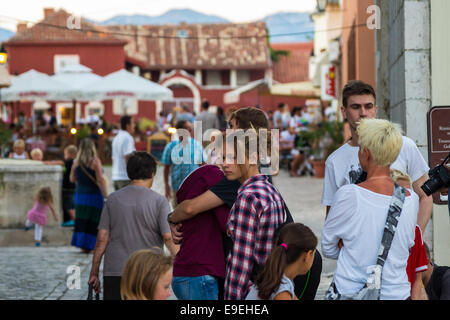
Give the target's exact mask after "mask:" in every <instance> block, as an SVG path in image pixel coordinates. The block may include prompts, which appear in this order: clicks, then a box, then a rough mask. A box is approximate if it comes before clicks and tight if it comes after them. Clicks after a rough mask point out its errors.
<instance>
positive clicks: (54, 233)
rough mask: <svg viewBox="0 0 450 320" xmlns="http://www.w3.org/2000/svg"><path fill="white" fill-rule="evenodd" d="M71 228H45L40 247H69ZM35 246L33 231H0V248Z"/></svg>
mask: <svg viewBox="0 0 450 320" xmlns="http://www.w3.org/2000/svg"><path fill="white" fill-rule="evenodd" d="M72 235H73V227H70V228H63V227H60V226H57V227H53V226H45V227H44V232H43V234H42V241H41V246H43V247H46V246H48V247H59V246H70V242H71V240H72ZM28 246H35V241H34V229H30V230H28V231H25V230H24V229H0V247H28Z"/></svg>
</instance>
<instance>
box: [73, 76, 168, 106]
mask: <svg viewBox="0 0 450 320" xmlns="http://www.w3.org/2000/svg"><path fill="white" fill-rule="evenodd" d="M81 89H82V92H83V97H84V98H87V99H89V100H111V99H114V98H122V99H126V98H134V99H137V100H171V99H173V93H172V91H171V90H170V89H168V88H166V87H163V86H161V85H159V84H157V83H155V82H152V81H150V80H147V79H145V78H143V77H141V76H138V75H136V74H134V73H132V72H129V71H127V70H125V69H121V70H119V71H116V72H113V73H110V74H108V75H107V76H105V77H103V78H102V79H100V80H98V81H95V82H92V83H90V84H88V85H86V86H84V87H82V88H81Z"/></svg>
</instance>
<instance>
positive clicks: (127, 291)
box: [120, 248, 173, 300]
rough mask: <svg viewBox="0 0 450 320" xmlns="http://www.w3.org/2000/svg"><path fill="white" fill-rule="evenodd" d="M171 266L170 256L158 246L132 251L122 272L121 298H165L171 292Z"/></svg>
mask: <svg viewBox="0 0 450 320" xmlns="http://www.w3.org/2000/svg"><path fill="white" fill-rule="evenodd" d="M172 266H173V260H172V257H171V256H167V255H165V254H164V252H163V251H162V250H161V249H159V248H158V249H157V248H155V249H146V250H139V251H136V252H135V253H133V254H132V255H131V256H130V258H129V259H128V261H127V264H126V265H125V268H124V270H123V274H122V280H121V283H120V295H121V297H122V300H166V299H167V298H168V297H169V296H170V294H171V291H170V284H171V282H172Z"/></svg>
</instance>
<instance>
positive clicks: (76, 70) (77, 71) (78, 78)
mask: <svg viewBox="0 0 450 320" xmlns="http://www.w3.org/2000/svg"><path fill="white" fill-rule="evenodd" d="M51 78H52V79H54V80H57V81H59V82H62V83H64V84H66V85H67V86H69V87H71V88H73V89H74V90H75V91H76V100H85V97H84V95H83V93H82V91H81V88H83V87H84V86H87V85H89V84H90V83H92V82H94V81H98V80H100V79H102V77H101V76H99V75H98V74H95V73H93V72H92V69H90V68H88V67H86V66H83V65H81V64H78V63H74V64H69V65H67V66H64V67H63V68H61V70H60V72H58V73H56V74H54V75H53V76H51Z"/></svg>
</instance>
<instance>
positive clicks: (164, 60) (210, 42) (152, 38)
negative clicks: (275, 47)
mask: <svg viewBox="0 0 450 320" xmlns="http://www.w3.org/2000/svg"><path fill="white" fill-rule="evenodd" d="M107 28H108V29H109V30H111V31H114V32H117V33H118V34H117V37H120V38H121V39H123V40H126V41H128V44H127V45H126V46H125V53H126V55H127V56H128V57H130V58H133V59H137V60H140V61H143V62H144V63H145V64H146V65H147V66H148V68H149V69H166V70H167V69H223V68H225V69H231V68H234V69H251V68H252V69H259V68H268V67H269V65H270V57H269V52H268V47H267V42H266V38H265V35H266V25H265V24H264V23H263V22H256V23H246V24H181V25H163V26H154V25H140V26H134V25H120V26H108V27H107ZM180 33H183V34H185V35H187V38H182V37H177V35H179V34H180ZM121 34H123V35H121ZM128 34H131V35H133V36H128ZM143 35H144V36H143ZM208 37H210V39H206V38H208ZM231 37H234V38H231ZM236 37H240V38H236ZM218 38H219V39H218Z"/></svg>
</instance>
